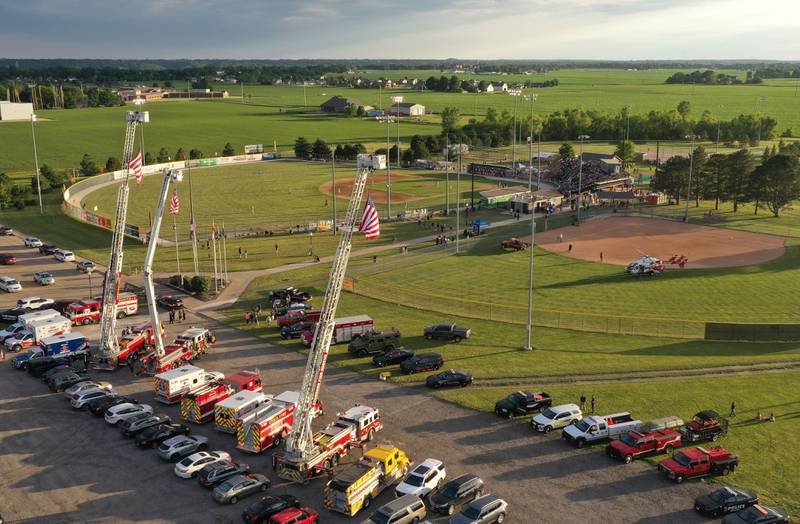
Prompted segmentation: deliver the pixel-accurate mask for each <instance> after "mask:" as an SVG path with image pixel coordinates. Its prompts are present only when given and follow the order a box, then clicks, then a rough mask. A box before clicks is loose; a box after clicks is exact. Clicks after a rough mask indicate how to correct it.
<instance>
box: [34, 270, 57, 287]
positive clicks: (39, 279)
mask: <svg viewBox="0 0 800 524" xmlns="http://www.w3.org/2000/svg"><path fill="white" fill-rule="evenodd" d="M33 281H34V282H36V283H37V284H39V285H40V286H49V285H50V284H55V283H56V279H55V278H53V275H52V273H50V272H48V271H37V272H36V273H34V274H33Z"/></svg>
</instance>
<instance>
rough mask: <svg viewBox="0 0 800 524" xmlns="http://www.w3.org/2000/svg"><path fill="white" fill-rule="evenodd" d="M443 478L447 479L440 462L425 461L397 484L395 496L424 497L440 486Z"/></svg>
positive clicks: (430, 459)
mask: <svg viewBox="0 0 800 524" xmlns="http://www.w3.org/2000/svg"><path fill="white" fill-rule="evenodd" d="M445 477H447V472H446V471H445V469H444V464H442V461H441V460H436V459H432V458H429V459H425V460H424V461H423V462H422V463H421V464H420V465H418V466H417V467H415V468H414V469H413V470H411V473H409V474H408V476H407V477H406V478H405V479H403V481H402V482H401V483H400V484H398V486H397V488H396V489H395V494H396V495H397V496H398V497H402V496H403V495H414V496H415V497H424V496H426V495H428V494H430V493H431V492H433V491H434V490H435V489H437V488H438V487H439V486H441V485H442V484H443V483H444V479H445Z"/></svg>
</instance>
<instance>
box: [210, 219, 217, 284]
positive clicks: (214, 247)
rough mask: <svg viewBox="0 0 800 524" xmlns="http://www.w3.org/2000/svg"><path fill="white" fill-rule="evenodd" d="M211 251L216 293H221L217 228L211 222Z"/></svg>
mask: <svg viewBox="0 0 800 524" xmlns="http://www.w3.org/2000/svg"><path fill="white" fill-rule="evenodd" d="M211 251H212V255H213V257H214V292H215V293H219V276H218V274H217V226H216V225H215V223H214V221H213V220H212V221H211Z"/></svg>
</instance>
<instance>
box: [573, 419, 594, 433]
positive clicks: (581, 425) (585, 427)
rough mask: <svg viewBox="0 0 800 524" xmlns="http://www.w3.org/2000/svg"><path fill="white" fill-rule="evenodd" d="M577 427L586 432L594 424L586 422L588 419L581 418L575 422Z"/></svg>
mask: <svg viewBox="0 0 800 524" xmlns="http://www.w3.org/2000/svg"><path fill="white" fill-rule="evenodd" d="M575 427H576V428H578V431H583V432H584V433H585V432H587V431H589V428H590V427H592V425H591V424H590V423H588V422H586V419H581V420H579V421H578V422H576V423H575Z"/></svg>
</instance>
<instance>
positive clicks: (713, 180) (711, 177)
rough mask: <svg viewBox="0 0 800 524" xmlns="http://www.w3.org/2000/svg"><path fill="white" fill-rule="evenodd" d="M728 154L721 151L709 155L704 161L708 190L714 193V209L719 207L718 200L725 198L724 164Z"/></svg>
mask: <svg viewBox="0 0 800 524" xmlns="http://www.w3.org/2000/svg"><path fill="white" fill-rule="evenodd" d="M727 161H728V155H723V154H721V153H718V154H715V155H711V157H710V158H709V159H708V162H706V165H705V168H704V171H705V177H706V179H707V180H708V184H707V185H708V190H709V192H710V193H712V194H713V195H714V209H715V210H716V209H719V202H720V200H725V199H726V194H725V172H726V171H725V166H726V163H727Z"/></svg>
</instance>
